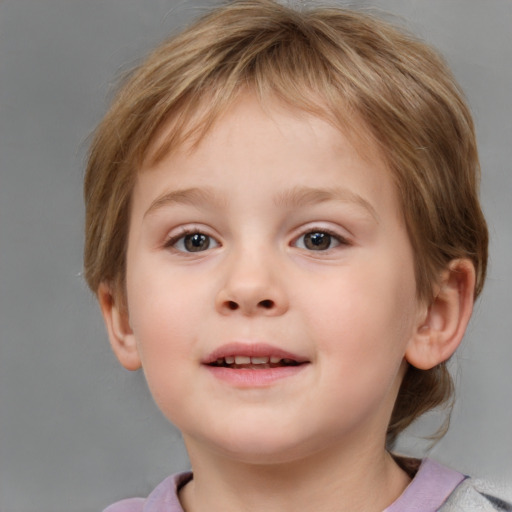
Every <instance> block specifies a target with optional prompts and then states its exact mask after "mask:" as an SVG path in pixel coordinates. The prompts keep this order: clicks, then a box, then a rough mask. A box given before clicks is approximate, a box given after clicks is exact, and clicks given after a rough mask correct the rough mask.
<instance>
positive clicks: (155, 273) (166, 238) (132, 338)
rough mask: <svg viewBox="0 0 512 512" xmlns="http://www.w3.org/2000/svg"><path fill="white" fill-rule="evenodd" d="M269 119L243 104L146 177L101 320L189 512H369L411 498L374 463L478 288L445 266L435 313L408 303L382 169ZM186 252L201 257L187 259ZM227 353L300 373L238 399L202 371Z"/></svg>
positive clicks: (401, 232) (313, 128) (275, 110)
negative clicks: (267, 352) (178, 466)
mask: <svg viewBox="0 0 512 512" xmlns="http://www.w3.org/2000/svg"><path fill="white" fill-rule="evenodd" d="M271 111H272V114H269V112H268V110H263V109H262V107H261V106H260V104H259V103H258V102H257V101H256V99H255V98H253V97H252V96H251V95H246V96H244V97H243V98H242V99H241V100H240V101H239V102H238V103H236V104H235V105H234V106H233V107H232V108H231V109H230V110H229V111H228V112H226V113H225V114H224V116H223V117H222V118H221V119H220V120H218V122H217V123H216V125H215V126H214V127H213V128H212V130H211V131H210V132H209V133H208V134H207V136H206V137H205V138H204V139H203V140H202V141H201V142H200V143H199V145H197V146H194V147H189V146H184V147H182V148H179V149H178V150H177V151H175V152H173V153H171V154H170V155H168V156H167V157H166V158H164V159H163V160H162V161H161V162H159V163H158V164H157V165H155V166H154V167H152V168H146V169H143V170H142V171H141V172H140V173H139V175H138V179H137V183H136V186H135V189H134V193H133V202H132V213H131V221H130V230H129V242H128V249H127V279H126V288H127V305H128V306H127V310H126V309H124V308H120V307H119V308H118V307H117V306H116V302H115V300H114V299H113V297H112V294H111V293H110V289H109V286H108V283H104V284H103V285H102V286H101V287H100V290H99V293H98V296H99V299H100V304H101V306H102V311H103V313H104V316H105V320H106V323H107V327H108V330H109V335H110V340H111V343H112V346H113V348H114V351H115V352H116V354H117V356H118V358H119V359H120V361H121V363H122V364H123V365H124V366H125V367H126V368H129V369H132V370H135V369H137V368H139V367H142V368H143V370H144V373H145V376H146V379H147V381H148V385H149V388H150V390H151V392H152V394H153V397H154V399H155V401H156V403H157V404H158V406H159V407H160V409H161V410H162V412H163V413H164V414H165V416H166V417H167V418H168V419H169V420H170V421H171V422H173V423H174V424H175V425H176V426H177V427H178V428H179V429H180V430H181V432H182V433H183V438H184V440H185V443H186V446H187V449H188V452H189V455H190V460H191V464H192V468H193V470H194V480H193V481H192V482H191V483H190V484H188V485H187V486H185V488H184V489H183V490H182V492H181V494H180V499H181V500H182V503H183V505H184V508H185V509H186V510H187V511H189V512H190V511H192V512H196V511H201V510H211V511H216V510H223V511H229V510H248V511H250V510H265V511H272V510H276V511H277V510H280V511H286V510H323V511H329V510H337V511H340V510H351V511H358V510H365V511H370V512H371V511H373V510H375V511H380V510H382V509H384V508H385V507H386V506H388V505H389V504H390V503H391V502H393V501H394V500H395V499H396V498H397V497H398V496H399V495H400V493H401V492H402V491H403V489H404V488H405V486H406V485H407V483H408V482H409V479H408V477H407V476H406V475H405V474H404V473H403V472H402V471H401V469H399V467H398V466H397V465H396V464H395V463H394V461H393V459H392V458H391V457H390V456H389V454H388V453H387V452H386V450H385V433H386V428H387V425H388V422H389V418H390V415H391V411H392V408H393V404H394V402H395V399H396V395H397V393H398V389H399V386H400V382H401V380H402V378H403V375H404V372H405V370H406V367H407V364H408V362H410V363H413V364H415V365H416V366H418V367H420V368H421V367H423V368H429V367H432V366H434V365H435V364H438V363H439V362H440V361H442V360H445V359H447V358H448V357H449V356H450V355H451V353H452V352H453V351H454V350H455V348H456V347H457V345H458V343H459V342H460V339H461V337H462V334H463V332H464V328H465V325H466V323H467V321H468V320H469V316H470V314H471V305H472V283H474V271H473V270H472V266H471V265H470V264H469V263H468V262H467V261H465V260H460V261H457V262H453V263H452V265H451V266H450V267H449V268H448V269H446V271H445V272H444V273H441V274H440V279H439V283H436V286H435V288H436V290H435V292H436V300H435V302H434V303H433V304H429V305H427V304H423V303H420V302H418V300H417V293H416V283H415V278H414V255H413V252H412V249H411V245H410V242H409V239H408V236H407V231H406V228H405V224H404V221H403V218H402V214H401V211H400V206H399V203H398V199H397V194H396V191H395V188H394V186H393V182H392V179H391V176H390V173H389V170H388V169H387V167H386V164H385V161H384V159H383V158H382V156H381V155H380V154H379V153H378V152H377V151H376V149H375V148H371V147H369V148H365V151H364V154H363V153H362V151H358V149H357V148H356V147H354V145H353V144H352V143H351V142H350V140H349V138H347V137H346V136H344V135H343V134H342V133H341V132H340V131H339V130H337V129H336V128H334V127H333V126H331V125H330V124H328V123H327V122H325V121H323V120H321V119H318V118H316V117H312V116H309V115H307V114H304V113H302V112H298V111H292V110H289V109H286V108H284V107H282V106H280V105H279V104H277V103H276V104H274V105H272V109H271ZM248 120H250V122H248ZM194 234H196V235H197V236H202V237H203V238H202V240H203V241H205V240H207V241H208V243H209V246H208V247H206V245H204V246H201V247H200V249H201V250H198V251H194V252H190V247H192V245H190V242H191V238H190V236H192V235H194ZM187 236H188V237H189V238H185V237H187ZM312 238H314V239H316V240H317V241H318V240H319V239H320V238H321V239H322V240H324V242H325V241H327V242H325V243H326V245H320V247H318V246H314V245H312V244H311V239H312ZM202 249H204V250H202ZM229 343H239V344H241V345H244V346H258V345H259V344H263V343H264V344H268V345H271V346H273V347H277V348H278V349H280V350H285V351H287V352H291V353H292V354H294V355H295V356H297V357H298V358H299V359H300V360H301V361H303V362H304V364H302V365H301V367H300V369H299V370H298V371H296V372H293V373H291V374H290V375H289V376H285V377H283V378H279V379H273V380H272V379H271V381H270V382H265V383H262V382H259V381H257V379H256V381H254V383H252V384H250V385H240V384H237V383H233V382H230V381H226V380H223V379H221V378H219V376H218V374H216V373H215V372H212V371H211V368H210V367H208V366H207V365H206V364H205V361H206V360H208V357H209V356H210V355H211V354H212V352H214V351H216V350H218V349H219V347H222V346H225V345H226V344H229ZM212 497H214V498H215V499H213V500H212ZM340 504H343V505H340Z"/></svg>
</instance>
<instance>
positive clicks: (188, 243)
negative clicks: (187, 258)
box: [185, 233, 210, 252]
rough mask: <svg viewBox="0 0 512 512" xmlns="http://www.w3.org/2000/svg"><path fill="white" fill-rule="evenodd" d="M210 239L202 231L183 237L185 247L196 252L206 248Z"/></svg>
mask: <svg viewBox="0 0 512 512" xmlns="http://www.w3.org/2000/svg"><path fill="white" fill-rule="evenodd" d="M209 245H210V240H209V238H208V237H207V236H206V235H203V234H202V233H194V234H193V235H187V236H186V237H185V247H186V249H187V251H189V252H198V251H204V250H206V249H208V246H209Z"/></svg>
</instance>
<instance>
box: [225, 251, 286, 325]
mask: <svg viewBox="0 0 512 512" xmlns="http://www.w3.org/2000/svg"><path fill="white" fill-rule="evenodd" d="M215 306H216V309H217V311H218V312H219V313H221V314H223V315H230V314H236V313H238V314H242V315H244V316H256V315H262V316H278V315H282V314H283V313H284V312H286V311H287V310H288V306H289V304H288V296H287V293H286V290H285V287H284V284H283V276H282V272H280V269H279V268H278V265H277V262H276V261H272V259H271V258H270V257H269V256H268V255H267V256H265V255H257V254H254V253H253V254H237V255H233V258H232V259H231V261H229V262H226V271H225V274H224V276H223V282H222V285H221V287H220V289H219V292H218V294H217V297H216V304H215Z"/></svg>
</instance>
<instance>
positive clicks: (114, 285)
mask: <svg viewBox="0 0 512 512" xmlns="http://www.w3.org/2000/svg"><path fill="white" fill-rule="evenodd" d="M247 90H249V91H250V92H253V93H254V94H256V95H257V96H258V97H259V98H260V100H261V101H262V102H263V101H265V99H268V98H276V99H278V100H280V101H281V102H284V103H285V104H287V105H288V106H290V107H291V108H298V109H301V110H303V111H305V112H308V113H311V114H314V115H317V116H320V117H323V118H325V119H327V120H329V121H330V122H333V123H334V124H335V125H336V126H338V127H340V129H344V131H348V128H349V127H350V130H353V125H356V126H363V132H361V133H358V134H357V136H358V137H359V139H360V140H361V141H363V142H365V143H372V144H377V145H378V146H379V147H380V150H381V153H382V154H383V155H384V158H385V159H386V161H387V164H388V167H389V169H390V172H391V175H392V177H393V179H394V181H395V183H396V187H397V190H398V194H399V199H400V202H401V208H402V212H403V216H404V219H405V224H406V226H407V230H408V235H409V237H410V240H411V244H412V247H413V250H414V255H415V274H416V283H417V294H418V298H419V299H421V300H425V301H431V300H432V299H433V297H432V294H433V285H434V283H436V282H437V280H438V279H439V275H440V272H441V271H442V270H443V269H444V268H446V266H447V265H448V263H449V262H450V261H451V260H453V259H457V258H470V260H471V261H472V262H473V264H474V267H475V270H476V286H475V298H476V297H477V296H478V295H479V293H480V291H481V289H482V286H483V283H484V279H485V272H486V263H487V244H488V234H487V227H486V223H485V219H484V217H483V214H482V211H481V208H480V204H479V200H478V186H479V178H480V169H479V162H478V153H477V147H476V140H475V132H474V126H473V121H472V118H471V114H470V111H469V109H468V107H467V105H466V102H465V100H464V97H463V94H462V92H461V90H460V88H459V86H458V85H457V83H456V82H455V80H454V78H453V76H452V74H451V73H450V71H449V69H448V68H447V66H446V64H445V63H444V61H443V59H442V58H441V57H440V56H439V55H438V54H437V52H436V51H435V50H433V49H432V48H431V47H430V46H428V45H426V44H425V43H423V42H421V41H419V40H417V39H416V38H414V37H413V36H411V35H409V34H407V33H406V32H405V31H403V30H398V29H396V28H394V27H393V26H391V25H389V24H388V23H387V22H384V21H382V20H379V19H377V18H374V17H373V16H370V15H368V14H363V13H360V12H355V11H352V10H345V9H339V8H315V9H302V10H295V9H292V8H290V7H286V6H283V5H280V4H278V3H276V2H274V1H271V0H247V1H234V2H230V3H228V4H226V5H224V6H222V7H219V8H217V9H216V10H214V11H212V12H211V13H209V14H207V15H205V16H204V17H202V18H200V19H199V20H198V21H196V22H195V23H194V24H193V25H191V26H190V27H189V28H187V29H186V30H185V31H183V32H181V33H179V34H178V35H176V36H174V37H173V38H171V39H170V40H168V41H167V42H165V43H164V44H162V45H161V46H160V47H159V48H157V49H156V50H155V51H154V52H153V53H152V54H151V55H150V56H149V57H148V58H147V59H146V60H145V61H144V62H143V63H142V65H140V66H139V67H138V68H137V69H135V70H134V71H133V72H132V73H131V75H130V76H129V78H128V80H127V81H126V82H125V83H124V85H123V86H122V88H121V89H120V91H119V93H118V95H117V97H116V99H115V101H114V102H113V104H112V106H111V108H110V110H109V111H108V113H107V114H106V116H105V117H104V119H103V121H102V122H101V123H100V125H99V126H98V128H97V130H96V132H95V136H94V138H93V141H92V145H91V149H90V154H89V160H88V166H87V170H86V176H85V204H86V239H85V250H84V265H85V278H86V280H87V283H88V285H89V286H90V288H91V289H92V290H93V292H97V291H98V287H99V285H100V284H101V283H102V282H107V283H109V285H110V286H111V289H112V290H113V293H114V296H115V297H116V300H120V301H123V300H125V287H124V281H125V270H126V263H125V255H126V247H127V238H128V230H129V224H130V200H131V195H132V190H133V187H134V182H135V178H136V175H137V173H138V172H139V171H140V170H141V168H142V167H144V165H147V164H148V162H150V163H156V162H157V161H159V159H161V158H163V156H165V155H166V154H168V153H169V152H170V151H172V150H173V149H175V148H178V147H180V145H181V144H183V143H184V142H185V141H190V140H195V141H199V140H201V137H202V136H203V135H204V134H205V133H206V132H207V131H208V130H209V129H210V128H211V126H212V125H213V124H214V122H215V121H216V119H217V118H218V117H219V115H221V114H222V112H223V111H225V109H226V108H227V107H229V106H230V105H232V104H233V103H234V102H235V101H236V99H237V97H239V96H240V94H241V93H242V92H243V91H247ZM354 120H356V121H357V122H356V123H354V122H353V121H354ZM452 395H453V381H452V378H451V376H450V374H449V372H448V370H447V368H446V363H442V364H440V365H438V366H437V367H435V368H433V369H431V370H418V369H416V368H414V367H412V366H409V368H408V370H407V373H406V375H405V377H404V379H403V382H402V385H401V388H400V391H399V394H398V397H397V401H396V404H395V407H394V410H393V413H392V417H391V421H390V423H389V427H388V432H387V442H388V446H390V445H392V444H393V442H394V441H395V439H396V437H397V435H398V434H399V433H400V432H401V431H402V430H404V429H405V428H406V427H407V426H408V425H409V424H410V423H412V422H413V421H414V420H415V419H416V418H418V417H419V416H420V415H422V414H423V413H424V412H426V411H428V410H430V409H432V408H434V407H436V406H439V405H441V404H446V403H448V402H449V401H450V399H451V397H452ZM448 418H449V416H448Z"/></svg>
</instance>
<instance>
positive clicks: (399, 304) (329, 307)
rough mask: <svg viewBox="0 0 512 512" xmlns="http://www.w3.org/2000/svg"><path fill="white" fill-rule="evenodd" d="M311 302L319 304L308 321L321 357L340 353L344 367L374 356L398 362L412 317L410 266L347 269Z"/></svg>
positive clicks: (365, 362)
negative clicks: (322, 347)
mask: <svg viewBox="0 0 512 512" xmlns="http://www.w3.org/2000/svg"><path fill="white" fill-rule="evenodd" d="M322 296H323V298H322ZM326 297H328V298H327V299H326ZM313 300H315V302H316V303H317V304H319V305H321V306H320V307H318V308H316V309H317V310H316V314H315V317H314V318H313V322H314V324H315V330H316V332H317V333H318V335H319V340H320V342H321V343H323V344H325V349H326V352H325V353H326V355H327V357H329V356H331V355H332V356H340V355H341V354H344V356H345V357H344V358H343V357H340V359H341V360H342V361H343V360H345V361H347V366H350V364H359V365H368V364H371V362H372V361H377V360H378V359H379V358H387V359H388V360H389V358H391V359H394V360H395V361H396V364H399V363H400V361H401V359H402V357H403V353H404V352H405V346H406V344H407V342H408V341H409V339H410V337H411V335H412V333H413V329H414V323H415V322H414V319H415V315H416V298H415V284H414V272H413V269H412V265H409V264H408V265H405V266H402V265H400V264H395V265H390V264H386V262H385V261H382V260H381V261H379V262H375V263H374V264H361V265H359V266H357V267H355V266H351V267H350V269H347V270H346V271H345V272H344V273H343V275H342V274H340V275H339V277H337V278H335V279H333V280H331V281H330V283H329V286H328V287H326V289H325V290H324V291H323V293H319V294H318V295H317V296H316V297H314V299H313ZM349 361H350V364H349V363H348V362H349Z"/></svg>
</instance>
